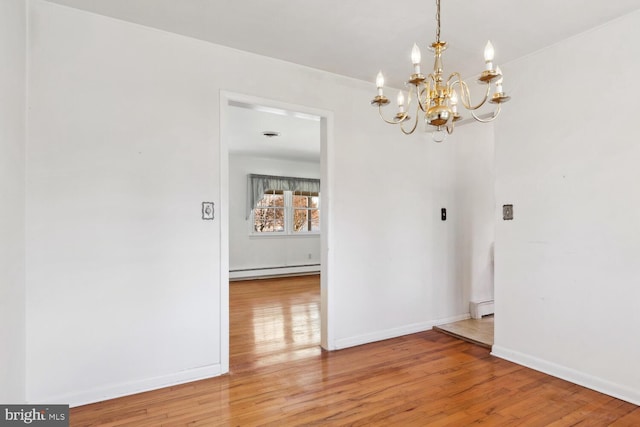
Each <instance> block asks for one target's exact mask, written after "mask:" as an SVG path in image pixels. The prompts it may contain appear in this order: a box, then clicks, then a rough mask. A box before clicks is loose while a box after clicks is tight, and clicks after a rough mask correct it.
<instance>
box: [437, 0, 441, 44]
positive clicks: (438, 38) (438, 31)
mask: <svg viewBox="0 0 640 427" xmlns="http://www.w3.org/2000/svg"><path fill="white" fill-rule="evenodd" d="M436 22H437V23H438V27H437V29H436V43H440V0H436Z"/></svg>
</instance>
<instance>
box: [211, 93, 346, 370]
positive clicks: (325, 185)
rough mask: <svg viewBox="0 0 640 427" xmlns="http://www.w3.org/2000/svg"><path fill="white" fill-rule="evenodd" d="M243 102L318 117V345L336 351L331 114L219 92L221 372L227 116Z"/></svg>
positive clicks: (224, 364) (225, 340)
mask: <svg viewBox="0 0 640 427" xmlns="http://www.w3.org/2000/svg"><path fill="white" fill-rule="evenodd" d="M232 102H234V103H238V102H239V103H244V104H249V105H255V106H263V107H268V108H276V109H281V110H286V111H291V112H299V113H304V114H310V115H315V116H318V117H320V171H321V174H320V182H321V186H322V190H321V192H322V203H321V204H320V217H321V219H322V227H321V230H320V337H321V338H320V345H321V346H322V348H324V349H325V350H335V349H336V346H335V339H334V338H335V335H334V332H333V307H334V304H333V302H332V296H333V292H332V286H333V283H334V281H333V280H332V274H331V273H332V266H333V259H332V256H331V252H330V250H329V249H330V248H331V247H332V244H331V243H332V241H333V238H332V236H333V233H332V229H331V224H332V221H331V218H332V212H333V210H332V201H331V194H332V189H333V179H332V178H333V172H332V168H331V167H330V166H331V165H330V163H329V158H330V154H331V153H332V152H333V112H331V111H328V110H322V109H318V108H314V107H308V106H303V105H298V104H292V103H287V102H281V101H275V100H271V99H266V98H260V97H256V96H250V95H244V94H240V93H235V92H229V91H225V90H221V91H220V159H219V160H220V207H219V208H218V209H217V210H218V212H219V215H220V221H219V224H220V365H221V371H222V373H226V372H229V146H228V143H227V141H228V138H229V136H228V132H229V130H228V117H229V114H230V112H229V108H230V105H229V104H230V103H232Z"/></svg>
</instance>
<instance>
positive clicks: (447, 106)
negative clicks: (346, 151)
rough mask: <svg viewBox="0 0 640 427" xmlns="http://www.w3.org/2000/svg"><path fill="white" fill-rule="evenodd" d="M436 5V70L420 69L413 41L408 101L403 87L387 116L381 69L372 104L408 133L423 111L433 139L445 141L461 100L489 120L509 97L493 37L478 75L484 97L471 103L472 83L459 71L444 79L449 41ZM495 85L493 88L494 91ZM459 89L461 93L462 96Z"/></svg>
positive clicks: (392, 122) (457, 115)
mask: <svg viewBox="0 0 640 427" xmlns="http://www.w3.org/2000/svg"><path fill="white" fill-rule="evenodd" d="M436 8H437V12H436V20H437V30H436V41H435V42H434V43H432V44H431V46H430V50H431V51H433V52H434V56H435V62H434V65H433V71H432V72H431V73H430V74H428V75H426V76H425V75H424V74H422V73H421V72H420V49H419V48H418V45H417V44H415V43H414V45H413V49H412V51H411V62H412V63H413V74H411V76H410V77H409V80H408V81H407V82H406V83H405V85H406V86H407V87H408V91H407V92H408V93H407V102H406V104H405V95H404V92H403V91H402V90H401V91H399V92H398V97H397V102H398V112H397V113H396V114H395V116H394V117H393V118H391V119H387V118H385V117H384V115H383V114H382V107H383V106H385V105H387V104H389V99H388V98H387V97H385V96H384V94H383V87H384V76H383V75H382V71H380V72H379V73H378V76H377V78H376V86H377V88H378V94H377V95H376V97H375V98H373V100H372V101H371V105H373V106H376V105H377V106H378V112H379V113H380V117H381V118H382V120H384V121H385V122H387V123H389V124H393V125H400V129H401V130H402V132H403V133H404V134H406V135H410V134H412V133H413V132H415V130H416V128H417V127H418V121H419V120H418V118H419V117H420V116H421V115H422V114H424V120H425V123H426V124H427V125H429V126H430V127H431V129H432V130H433V134H432V135H433V139H434V141H436V142H442V141H443V140H444V139H445V137H446V135H447V134H451V133H453V128H454V123H455V122H457V121H458V120H460V119H461V118H462V117H461V116H460V114H458V101H460V102H461V104H462V106H463V107H464V108H465V109H467V110H469V111H470V112H471V115H472V116H473V118H474V119H475V120H477V121H479V122H482V123H486V122H490V121H492V120H494V119H495V118H496V117H498V114H500V106H501V104H502V103H504V102H507V101H508V100H509V99H510V97H509V96H507V95H506V94H505V92H503V89H502V71H501V70H500V67H496V68H495V69H494V65H493V57H494V49H493V45H492V44H491V42H490V41H488V42H487V45H486V47H485V50H484V60H485V70H484V71H482V73H481V74H480V76H479V77H478V82H479V83H481V84H483V85H484V86H486V90H485V94H484V98H483V99H482V100H481V101H480V102H479V103H478V104H476V105H472V103H471V94H470V92H469V87H468V85H467V83H466V82H465V81H464V80H462V77H461V76H460V73H458V72H454V73H451V75H450V76H449V78H448V79H447V80H446V81H445V80H444V72H443V68H442V67H443V66H442V52H444V51H445V50H446V49H447V43H446V42H444V41H441V40H440V0H436ZM492 87H493V88H494V91H493V94H492V91H491V89H492ZM458 92H459V93H460V95H459V97H458ZM412 93H413V94H414V96H415V98H416V100H417V102H416V105H415V113H416V114H415V118H414V121H413V125H412V126H411V128H410V129H406V128H405V123H407V122H410V121H411V117H410V116H409V112H408V111H409V109H410V108H411V102H412V99H411V98H412ZM491 94H492V95H491ZM487 101H489V103H491V104H496V108H495V110H494V111H493V113H492V114H490V115H489V116H488V117H485V116H483V117H480V116H479V115H478V114H477V113H476V111H477V110H478V109H479V108H480V107H482V106H483V105H484V104H485V103H486V102H487ZM421 112H422V113H421Z"/></svg>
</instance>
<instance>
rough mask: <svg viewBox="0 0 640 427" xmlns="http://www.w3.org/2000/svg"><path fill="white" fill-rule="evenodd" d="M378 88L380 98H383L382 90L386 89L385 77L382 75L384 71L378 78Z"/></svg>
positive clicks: (379, 73)
mask: <svg viewBox="0 0 640 427" xmlns="http://www.w3.org/2000/svg"><path fill="white" fill-rule="evenodd" d="M376 86H377V87H378V96H382V88H383V87H384V76H383V75H382V71H379V72H378V75H377V76H376Z"/></svg>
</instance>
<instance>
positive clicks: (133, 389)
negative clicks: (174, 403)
mask: <svg viewBox="0 0 640 427" xmlns="http://www.w3.org/2000/svg"><path fill="white" fill-rule="evenodd" d="M221 368H222V367H221V365H220V364H215V365H209V366H203V367H200V368H193V369H187V370H185V371H180V372H176V373H174V374H169V375H163V376H159V377H153V378H146V379H142V380H138V381H130V382H124V383H120V384H112V385H108V386H105V387H98V388H94V389H91V390H85V391H81V392H77V393H68V394H64V395H59V396H43V397H37V399H33V400H34V401H36V400H37V402H50V403H58V404H65V405H69V406H70V407H72V408H73V407H76V406H82V405H88V404H90V403H96V402H102V401H104V400H110V399H115V398H118V397H123V396H129V395H132V394H138V393H143V392H145V391H151V390H157V389H159V388H163V387H170V386H174V385H178V384H184V383H189V382H192V381H198V380H204V379H207V378H212V377H217V376H219V375H221V374H222V373H223V372H222V369H221ZM29 400H32V399H29Z"/></svg>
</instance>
